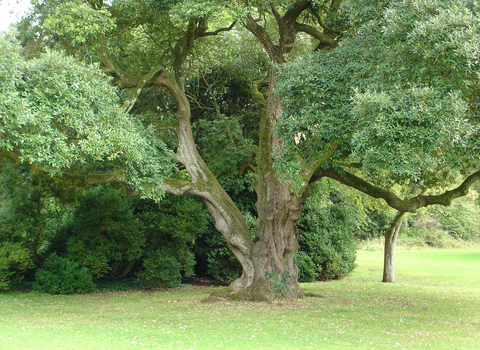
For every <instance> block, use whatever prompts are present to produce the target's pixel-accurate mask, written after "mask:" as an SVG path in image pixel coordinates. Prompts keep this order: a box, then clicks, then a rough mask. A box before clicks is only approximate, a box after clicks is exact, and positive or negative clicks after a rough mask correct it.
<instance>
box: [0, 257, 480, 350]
mask: <svg viewBox="0 0 480 350" xmlns="http://www.w3.org/2000/svg"><path fill="white" fill-rule="evenodd" d="M357 262H358V265H359V266H358V268H357V269H356V270H355V272H354V273H352V274H351V275H350V276H349V277H347V278H345V279H343V280H341V281H334V282H324V283H310V284H304V288H305V291H306V292H309V293H313V294H316V295H320V296H322V297H321V298H315V297H308V298H305V299H303V300H299V301H279V302H276V303H274V304H265V303H250V302H219V303H214V304H204V303H201V300H202V299H203V298H204V297H205V296H207V295H208V294H209V293H210V292H211V291H212V290H214V289H213V288H207V289H195V288H192V289H187V290H175V291H173V292H172V291H171V292H164V291H158V292H157V291H156V292H120V293H111V294H93V295H84V296H46V295H37V294H33V293H23V294H22V293H16V292H15V293H14V292H9V293H4V294H0V344H1V347H2V349H22V350H23V349H247V348H251V349H479V348H480V250H479V249H471V250H430V251H415V252H398V254H397V273H396V279H397V283H395V284H383V283H380V282H379V281H380V280H381V274H382V253H381V252H377V251H373V252H370V251H360V252H358V261H357Z"/></svg>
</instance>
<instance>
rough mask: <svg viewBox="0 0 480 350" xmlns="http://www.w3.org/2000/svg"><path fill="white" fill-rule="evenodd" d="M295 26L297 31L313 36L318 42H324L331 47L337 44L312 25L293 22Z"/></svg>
mask: <svg viewBox="0 0 480 350" xmlns="http://www.w3.org/2000/svg"><path fill="white" fill-rule="evenodd" d="M295 28H296V29H297V31H299V32H304V33H306V34H308V35H311V36H313V37H314V38H315V39H317V40H319V41H320V43H322V44H326V45H328V46H330V47H331V48H335V47H337V46H338V43H337V42H336V41H335V40H333V39H332V38H331V37H330V36H329V35H327V34H324V33H322V32H320V31H319V30H318V29H317V28H315V27H312V26H310V25H308V24H304V23H295Z"/></svg>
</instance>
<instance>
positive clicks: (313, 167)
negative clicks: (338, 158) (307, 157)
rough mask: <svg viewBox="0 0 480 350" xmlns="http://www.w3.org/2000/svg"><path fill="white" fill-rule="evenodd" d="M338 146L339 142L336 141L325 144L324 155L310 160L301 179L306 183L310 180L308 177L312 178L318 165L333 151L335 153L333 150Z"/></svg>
mask: <svg viewBox="0 0 480 350" xmlns="http://www.w3.org/2000/svg"><path fill="white" fill-rule="evenodd" d="M338 146H340V144H338V143H336V142H333V143H332V144H330V145H327V146H326V147H325V152H324V155H323V157H321V158H319V159H316V160H314V161H313V162H311V163H310V164H309V166H308V169H309V170H308V171H306V172H305V174H304V176H303V181H305V182H306V183H308V182H309V181H310V179H311V178H312V176H314V174H315V172H316V171H317V169H318V167H319V166H320V165H322V164H323V163H325V162H326V161H327V160H328V159H329V158H330V157H331V156H332V155H333V153H335V151H336V150H337V148H338Z"/></svg>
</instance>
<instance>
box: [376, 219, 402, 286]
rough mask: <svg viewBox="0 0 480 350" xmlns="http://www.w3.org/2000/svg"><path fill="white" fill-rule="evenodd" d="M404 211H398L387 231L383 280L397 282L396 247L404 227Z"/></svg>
mask: <svg viewBox="0 0 480 350" xmlns="http://www.w3.org/2000/svg"><path fill="white" fill-rule="evenodd" d="M404 214H405V212H404V211H398V212H397V214H396V215H395V217H394V219H393V221H392V223H391V224H390V226H389V227H388V228H387V230H386V231H385V248H384V258H383V280H382V282H386V283H394V282H395V247H396V244H397V237H398V234H399V232H400V229H401V228H402V222H403V221H402V218H403V215H404Z"/></svg>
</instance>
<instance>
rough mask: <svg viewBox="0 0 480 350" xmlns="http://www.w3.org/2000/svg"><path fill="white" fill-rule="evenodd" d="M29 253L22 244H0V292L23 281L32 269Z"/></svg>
mask: <svg viewBox="0 0 480 350" xmlns="http://www.w3.org/2000/svg"><path fill="white" fill-rule="evenodd" d="M32 267H33V264H32V261H31V259H30V253H29V251H28V250H27V249H26V248H25V247H24V246H23V244H21V243H13V242H3V243H0V290H8V289H10V288H11V287H12V286H13V285H15V284H17V283H20V282H21V281H22V280H23V275H24V273H25V271H27V269H29V268H32Z"/></svg>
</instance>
